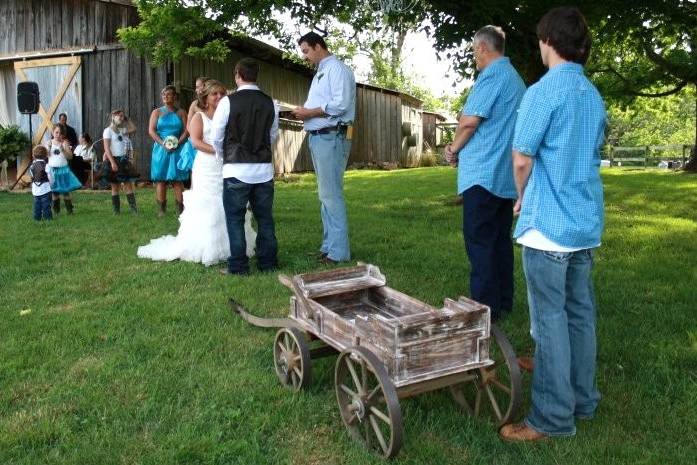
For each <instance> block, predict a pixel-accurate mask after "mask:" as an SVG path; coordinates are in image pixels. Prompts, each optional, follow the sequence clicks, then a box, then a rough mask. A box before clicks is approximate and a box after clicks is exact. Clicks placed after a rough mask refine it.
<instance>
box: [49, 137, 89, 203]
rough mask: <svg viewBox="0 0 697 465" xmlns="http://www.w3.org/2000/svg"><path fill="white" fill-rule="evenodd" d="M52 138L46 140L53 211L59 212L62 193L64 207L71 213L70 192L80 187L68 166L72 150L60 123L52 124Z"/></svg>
mask: <svg viewBox="0 0 697 465" xmlns="http://www.w3.org/2000/svg"><path fill="white" fill-rule="evenodd" d="M52 134H53V139H51V140H50V141H48V142H46V148H47V149H48V168H49V176H50V177H51V178H52V181H51V192H52V197H53V211H54V213H56V214H58V213H59V212H60V207H61V204H60V195H61V194H62V195H63V201H64V202H65V209H66V210H67V211H68V215H72V213H73V201H72V199H71V198H70V193H71V192H72V191H74V190H77V189H79V188H80V187H82V184H80V181H78V180H77V178H76V177H75V175H74V174H73V172H72V171H71V170H70V168H69V167H68V160H69V159H70V158H72V156H73V151H72V148H71V147H70V143H69V142H68V140H67V139H66V138H65V128H64V127H63V126H61V125H60V124H56V125H55V126H53V132H52Z"/></svg>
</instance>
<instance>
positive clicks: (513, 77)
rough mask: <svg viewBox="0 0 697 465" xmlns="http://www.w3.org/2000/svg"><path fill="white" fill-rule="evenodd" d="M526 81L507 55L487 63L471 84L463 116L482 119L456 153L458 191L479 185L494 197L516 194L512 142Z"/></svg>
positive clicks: (509, 197)
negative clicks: (517, 112) (457, 153)
mask: <svg viewBox="0 0 697 465" xmlns="http://www.w3.org/2000/svg"><path fill="white" fill-rule="evenodd" d="M524 93H525V84H524V83H523V80H522V79H521V77H520V75H519V74H518V72H517V71H516V70H515V68H513V66H512V65H511V61H510V60H509V59H508V58H507V57H501V58H498V59H496V60H495V61H492V62H491V63H489V65H488V66H487V67H486V68H484V69H483V70H482V72H481V73H480V74H479V76H478V77H477V81H476V82H475V83H474V86H472V90H471V91H470V94H469V96H468V97H467V102H466V103H465V107H464V108H463V110H462V114H463V115H468V116H478V117H479V118H481V121H480V123H479V126H477V129H476V130H475V132H474V134H472V137H470V139H469V141H467V143H466V144H465V146H464V147H462V149H461V150H460V152H459V155H458V168H457V192H458V194H462V192H464V191H465V190H467V189H469V188H470V187H472V186H477V185H478V186H482V187H483V188H484V189H486V190H488V191H489V192H491V193H492V194H494V195H496V196H497V197H501V198H504V199H515V198H516V197H517V193H516V189H515V182H514V181H513V164H512V162H511V142H512V141H513V130H514V129H515V120H516V110H517V109H518V105H519V104H520V100H521V99H522V98H523V94H524Z"/></svg>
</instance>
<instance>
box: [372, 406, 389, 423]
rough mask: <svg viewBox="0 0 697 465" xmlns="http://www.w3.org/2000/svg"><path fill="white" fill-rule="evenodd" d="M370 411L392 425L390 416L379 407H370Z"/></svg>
mask: <svg viewBox="0 0 697 465" xmlns="http://www.w3.org/2000/svg"><path fill="white" fill-rule="evenodd" d="M370 412H371V413H372V414H373V415H375V416H376V417H378V418H379V419H381V420H382V421H384V422H385V423H387V424H388V425H391V424H392V422H391V421H390V417H388V416H387V415H385V414H384V413H383V412H382V411H380V410H379V409H378V408H377V407H370Z"/></svg>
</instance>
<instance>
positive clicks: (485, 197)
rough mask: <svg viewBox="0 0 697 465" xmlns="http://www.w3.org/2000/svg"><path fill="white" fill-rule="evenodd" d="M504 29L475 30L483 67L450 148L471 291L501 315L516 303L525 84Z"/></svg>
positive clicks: (475, 46)
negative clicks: (518, 151)
mask: <svg viewBox="0 0 697 465" xmlns="http://www.w3.org/2000/svg"><path fill="white" fill-rule="evenodd" d="M505 37H506V36H505V34H504V33H503V31H502V30H501V28H499V27H496V26H484V27H483V28H481V29H480V30H479V31H477V33H476V34H475V35H474V40H473V44H472V45H473V49H474V58H475V61H476V63H477V69H479V70H480V73H479V76H478V77H477V81H476V82H475V83H474V86H473V87H472V90H471V91H470V94H469V96H468V97H467V103H466V104H465V107H464V108H463V110H462V116H461V117H460V121H459V124H458V128H457V131H456V132H455V138H454V140H453V142H452V144H449V145H448V146H446V147H445V152H446V157H448V159H449V161H450V162H451V164H453V165H455V164H457V165H458V170H457V192H458V194H460V195H462V200H463V222H462V233H463V236H464V239H465V249H466V250H467V256H468V257H469V261H470V268H471V271H470V295H471V296H472V298H473V299H474V300H476V301H478V302H481V303H483V304H485V305H488V306H489V307H490V308H491V318H492V320H494V321H496V320H498V319H499V318H500V317H501V316H503V314H505V313H507V312H510V311H511V309H512V307H513V243H512V241H511V226H512V224H513V213H512V208H513V201H514V200H515V198H516V196H517V194H516V190H515V184H514V183H513V167H512V164H511V142H512V139H513V129H514V128H515V119H516V110H517V109H518V104H519V103H520V100H521V99H522V98H523V93H524V92H525V84H524V83H523V80H522V79H521V78H520V75H518V73H517V72H516V70H515V69H514V68H513V66H511V62H510V60H509V59H508V58H507V57H505V56H503V53H504V44H505Z"/></svg>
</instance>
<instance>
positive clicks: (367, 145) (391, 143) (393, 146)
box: [349, 85, 402, 165]
mask: <svg viewBox="0 0 697 465" xmlns="http://www.w3.org/2000/svg"><path fill="white" fill-rule="evenodd" d="M400 109H401V99H400V97H399V94H396V93H394V92H381V91H380V90H378V89H375V88H372V87H363V86H361V85H358V86H357V88H356V121H355V130H354V134H355V136H354V139H353V144H352V147H351V156H350V158H349V163H353V164H357V165H365V164H371V163H372V164H380V163H399V158H400V151H401V148H400V143H401V135H400V129H399V128H400V125H401V120H402V118H401V114H400V111H401V110H400Z"/></svg>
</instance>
